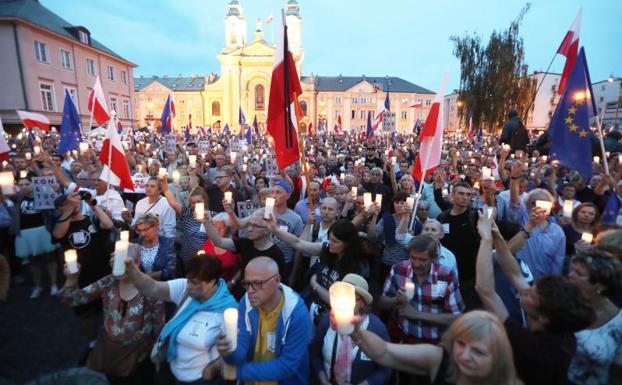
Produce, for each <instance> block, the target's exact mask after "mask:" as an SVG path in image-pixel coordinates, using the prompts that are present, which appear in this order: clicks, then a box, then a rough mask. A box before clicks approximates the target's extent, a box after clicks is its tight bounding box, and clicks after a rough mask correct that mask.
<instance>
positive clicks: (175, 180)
mask: <svg viewBox="0 0 622 385" xmlns="http://www.w3.org/2000/svg"><path fill="white" fill-rule="evenodd" d="M180 179H181V173H180V172H179V170H175V171H173V183H175V184H179V180H180Z"/></svg>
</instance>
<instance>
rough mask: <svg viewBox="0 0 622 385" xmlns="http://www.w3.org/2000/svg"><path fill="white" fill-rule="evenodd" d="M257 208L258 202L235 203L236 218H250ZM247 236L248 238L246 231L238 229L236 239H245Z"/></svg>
mask: <svg viewBox="0 0 622 385" xmlns="http://www.w3.org/2000/svg"><path fill="white" fill-rule="evenodd" d="M259 207H260V206H259V203H258V202H253V201H245V202H237V208H238V218H246V217H248V216H250V215H251V214H252V213H254V212H255V210H257V209H258V208H259ZM247 236H248V230H246V229H239V230H238V237H242V238H243V237H247Z"/></svg>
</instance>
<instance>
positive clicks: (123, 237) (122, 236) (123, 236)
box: [119, 209, 130, 242]
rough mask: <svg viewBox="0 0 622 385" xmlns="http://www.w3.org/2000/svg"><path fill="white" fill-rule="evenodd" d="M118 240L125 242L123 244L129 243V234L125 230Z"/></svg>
mask: <svg viewBox="0 0 622 385" xmlns="http://www.w3.org/2000/svg"><path fill="white" fill-rule="evenodd" d="M126 210H127V209H126ZM119 239H121V240H122V241H125V242H129V241H130V232H129V231H127V230H125V231H121V233H120V234H119Z"/></svg>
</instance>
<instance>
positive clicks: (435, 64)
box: [40, 0, 622, 93]
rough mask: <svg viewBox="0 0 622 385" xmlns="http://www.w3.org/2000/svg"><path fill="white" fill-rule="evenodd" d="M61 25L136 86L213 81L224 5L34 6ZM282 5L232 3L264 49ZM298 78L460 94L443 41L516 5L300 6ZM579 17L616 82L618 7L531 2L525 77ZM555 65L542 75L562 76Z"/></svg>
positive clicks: (483, 26)
mask: <svg viewBox="0 0 622 385" xmlns="http://www.w3.org/2000/svg"><path fill="white" fill-rule="evenodd" d="M40 1H41V2H42V4H43V5H45V6H46V7H48V8H49V9H51V10H52V11H53V12H55V13H57V14H59V15H60V16H62V17H63V18H64V19H66V20H67V21H69V22H70V23H73V24H77V25H84V26H85V27H87V28H88V29H89V30H90V31H91V34H92V36H93V37H94V38H95V39H97V40H99V41H100V42H101V43H103V44H105V45H107V46H108V47H109V48H111V49H112V50H114V51H116V52H117V53H118V54H120V55H121V56H123V57H125V58H126V59H128V60H130V61H132V62H134V63H136V64H137V65H138V68H136V70H135V72H134V75H135V76H140V75H144V76H151V75H159V76H162V75H168V76H175V75H178V74H180V73H181V74H183V75H184V76H190V75H195V74H199V75H205V74H207V73H209V72H215V73H219V72H220V63H219V62H218V60H217V59H216V54H218V53H219V52H220V51H221V50H222V47H223V43H224V17H225V14H226V10H227V3H228V2H229V1H228V0H179V1H163V0H134V1H121V0H89V1H84V0H62V1H61V0H40ZM286 2H287V1H286V0H240V3H241V5H242V7H243V10H244V14H245V15H246V17H247V22H248V34H247V40H252V37H253V31H254V28H255V20H256V19H257V18H258V17H261V18H266V17H267V16H268V15H270V14H272V15H274V22H273V24H272V25H268V26H264V35H265V39H266V40H268V41H270V40H271V39H272V29H273V28H274V29H275V31H274V34H275V36H276V34H277V33H278V28H280V25H281V21H280V17H277V16H280V8H281V7H285V4H286ZM299 4H300V14H301V16H302V19H303V23H304V24H303V35H302V36H303V37H302V39H303V48H304V52H305V56H304V63H303V74H304V75H309V74H310V73H311V72H313V73H315V74H317V75H324V76H336V75H339V74H343V75H351V76H360V75H362V74H365V75H367V76H384V75H387V74H388V75H390V76H399V77H402V78H404V79H406V80H408V81H411V82H413V83H416V84H418V85H421V86H423V87H426V88H429V89H431V90H433V91H435V90H436V89H437V88H438V83H439V82H440V79H441V76H442V73H443V72H444V71H449V84H448V87H447V90H448V92H447V93H449V92H451V90H452V89H454V88H457V87H458V84H459V76H460V73H459V70H460V69H459V63H458V61H457V59H456V58H455V57H454V56H453V54H452V50H453V44H452V43H451V42H450V40H449V37H450V36H452V35H456V34H458V35H462V34H463V33H464V32H477V33H478V34H480V36H482V38H483V39H484V40H485V41H487V40H488V37H489V36H490V33H491V32H492V31H493V30H494V29H497V30H500V29H505V28H507V26H508V25H509V24H510V22H511V21H512V20H513V19H514V18H515V17H516V16H517V15H518V13H519V11H520V10H521V8H522V7H523V5H524V4H525V2H523V1H515V0H506V1H503V2H502V1H494V0H483V1H480V0H473V1H443V0H439V1H413V0H410V1H408V0H392V1H379V0H300V1H299ZM581 7H582V8H583V18H582V23H581V38H580V43H581V45H583V46H585V50H586V54H587V59H588V64H589V68H590V72H591V76H592V81H594V82H596V81H600V80H604V79H606V78H607V77H609V75H610V74H613V75H614V76H622V43H620V38H621V37H622V22H620V15H622V1H620V0H592V1H580V0H540V1H534V2H532V5H531V9H530V10H529V12H528V13H527V15H526V16H525V18H524V20H523V24H522V25H521V30H520V34H521V36H522V37H523V38H524V43H525V50H526V61H527V63H528V64H529V69H530V71H533V70H542V71H543V70H545V69H546V67H547V66H548V64H549V62H550V61H551V59H552V58H553V55H554V54H555V51H556V50H557V47H558V46H559V44H560V42H561V41H562V39H563V37H564V35H565V33H566V31H567V30H568V28H569V27H570V24H571V23H572V21H573V19H574V18H575V16H576V14H577V11H578V10H579V8H581ZM563 63H564V58H563V57H562V56H557V58H556V59H555V61H554V63H553V67H552V68H551V70H552V71H553V72H561V70H562V68H563Z"/></svg>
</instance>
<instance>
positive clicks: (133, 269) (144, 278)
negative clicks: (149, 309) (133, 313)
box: [125, 256, 171, 302]
mask: <svg viewBox="0 0 622 385" xmlns="http://www.w3.org/2000/svg"><path fill="white" fill-rule="evenodd" d="M125 273H126V274H127V276H128V277H129V278H130V280H131V281H132V283H133V284H134V286H136V288H137V289H138V291H140V292H141V293H143V294H144V295H146V296H147V297H149V298H153V299H157V300H160V301H167V302H170V301H171V295H170V291H169V288H168V283H166V281H164V282H162V281H156V280H154V279H153V278H151V277H150V276H148V275H147V274H145V273H143V272H142V271H140V270H139V269H138V266H137V265H136V261H135V260H134V259H133V258H132V257H131V256H128V257H127V258H126V260H125Z"/></svg>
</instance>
